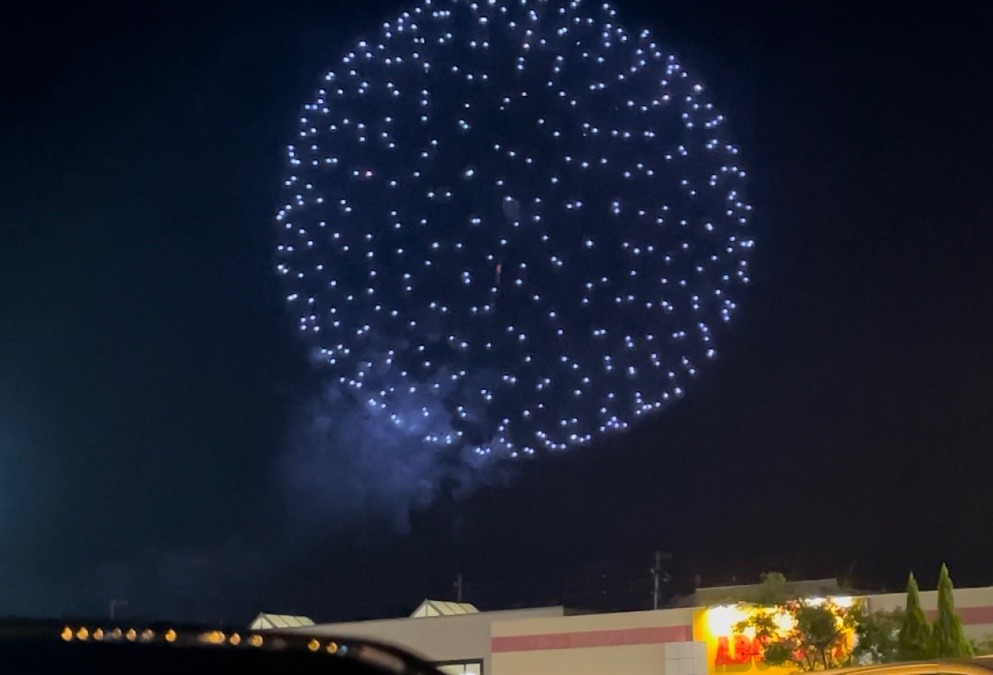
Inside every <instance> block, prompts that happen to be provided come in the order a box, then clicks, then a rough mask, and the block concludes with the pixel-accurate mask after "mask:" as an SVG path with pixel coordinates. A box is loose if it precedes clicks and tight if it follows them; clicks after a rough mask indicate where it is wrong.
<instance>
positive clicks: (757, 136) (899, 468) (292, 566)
mask: <svg viewBox="0 0 993 675" xmlns="http://www.w3.org/2000/svg"><path fill="white" fill-rule="evenodd" d="M861 4H863V3H858V4H851V5H849V4H848V3H839V2H820V1H818V2H813V1H812V2H804V3H798V2H787V1H785V0H784V1H781V2H772V1H769V0H755V1H752V2H747V3H745V2H734V1H730V0H729V1H720V2H716V1H715V2H707V3H703V2H690V1H679V2H660V3H654V2H653V3H648V2H644V3H639V2H637V1H635V0H618V1H617V2H616V3H615V5H616V7H617V8H618V10H619V12H620V14H621V17H622V19H623V21H624V23H625V24H626V25H628V26H631V27H647V28H649V29H650V30H651V31H652V32H653V33H654V34H655V36H656V37H657V38H658V39H659V40H660V41H661V42H662V43H663V44H665V45H668V46H670V47H671V48H672V49H674V51H675V52H676V53H677V54H678V55H679V57H680V59H681V62H682V63H683V65H684V66H685V67H686V68H687V69H688V70H689V71H690V72H691V73H693V74H694V75H695V76H698V77H699V78H700V79H702V80H703V81H705V82H706V83H707V85H708V88H709V90H710V92H711V93H712V95H713V97H714V99H715V101H716V102H717V103H718V104H719V106H720V108H721V109H722V110H723V111H724V112H725V113H726V114H727V116H728V118H729V124H730V128H731V130H732V132H733V135H734V137H735V139H736V140H737V141H738V142H739V144H740V145H741V146H742V148H743V151H744V156H745V162H746V164H747V166H748V168H749V170H750V177H751V178H750V183H749V196H750V199H751V202H752V203H753V204H754V206H755V217H754V219H753V225H752V227H753V229H752V232H753V234H754V237H755V239H756V241H757V247H756V254H755V256H754V258H753V262H752V270H753V274H752V278H753V283H752V285H751V286H750V288H749V289H748V291H747V292H746V293H745V295H744V296H743V297H742V298H741V302H740V306H741V311H740V312H739V314H738V316H737V319H736V321H735V322H734V325H733V330H731V331H730V332H729V333H728V334H727V335H726V336H725V337H724V340H723V345H722V346H723V349H722V353H721V356H720V358H719V359H718V360H717V361H716V363H715V364H713V365H712V367H710V368H708V369H707V371H706V373H705V374H704V375H703V376H702V377H701V378H700V379H699V380H698V381H697V382H695V384H694V386H693V387H692V389H691V390H690V391H689V393H688V395H687V396H686V398H685V399H684V400H683V401H681V402H680V403H679V404H678V405H677V406H675V407H673V408H672V409H670V410H668V411H666V412H665V413H663V414H661V415H659V416H658V417H655V418H653V419H652V420H650V421H647V422H645V423H642V424H640V425H639V426H638V427H637V428H636V429H634V430H633V431H631V432H630V433H627V434H624V435H619V436H614V437H611V438H610V439H608V440H606V441H602V442H599V443H596V444H594V445H593V446H592V447H590V448H586V449H583V450H581V451H575V452H571V453H568V454H565V455H563V456H559V457H556V458H554V459H548V458H546V459H536V460H529V461H524V462H521V463H518V464H515V465H513V466H512V467H511V468H510V470H508V471H506V472H505V473H504V474H503V475H502V476H501V478H500V479H499V480H490V481H488V483H487V484H486V485H483V486H480V487H479V488H478V489H477V490H476V491H475V492H474V493H473V494H472V495H471V496H468V497H460V498H452V497H446V496H441V497H439V498H438V499H436V500H435V501H434V502H433V503H432V504H430V505H428V506H425V507H422V508H418V509H415V511H414V512H413V513H412V514H411V517H410V521H409V523H408V524H407V527H406V528H401V530H399V531H398V530H397V528H396V527H395V525H394V523H393V522H391V521H390V519H389V518H384V517H382V514H381V513H380V512H379V511H377V510H376V509H370V510H368V512H360V513H356V512H355V511H354V510H353V511H350V512H348V513H347V514H346V513H341V514H336V513H333V512H328V511H327V510H325V511H324V512H319V513H315V511H314V509H312V508H310V505H308V504H307V503H306V502H305V501H301V500H300V499H297V498H296V496H295V495H293V494H288V492H287V490H286V487H285V484H284V483H282V482H281V481H280V480H279V469H278V467H279V466H280V463H281V461H282V459H283V455H284V452H285V445H286V437H287V433H288V429H289V427H290V425H291V422H292V418H293V415H294V411H295V410H298V409H299V406H300V405H301V403H302V402H304V401H306V400H307V398H308V396H312V394H313V391H314V388H315V386H316V385H315V382H316V381H317V380H318V376H317V375H316V374H315V371H314V368H313V367H312V365H311V364H310V363H309V362H308V358H307V355H306V353H305V350H304V348H303V346H302V345H301V343H300V342H299V341H298V340H297V339H296V337H295V335H294V330H293V325H292V317H291V316H290V314H289V312H288V311H287V310H286V307H285V304H284V302H283V300H282V293H281V289H280V287H279V283H278V280H277V278H276V275H275V274H274V241H275V227H274V222H273V214H274V210H275V208H276V204H277V201H278V198H279V182H280V180H281V178H282V176H283V173H284V154H283V150H284V146H285V144H286V142H287V141H288V140H289V139H290V137H291V135H292V133H293V132H294V130H295V128H296V118H297V112H298V109H299V106H300V105H301V104H302V103H304V102H305V101H306V100H308V98H309V97H310V96H311V95H312V92H313V90H314V88H315V87H316V85H317V82H318V78H319V76H320V75H321V74H322V73H323V72H325V71H326V70H327V68H329V67H330V66H331V65H332V64H333V63H335V62H337V61H338V60H339V59H340V58H341V55H342V54H343V53H344V52H345V51H346V50H347V49H348V48H349V47H350V46H351V44H352V43H353V42H354V40H355V39H356V38H358V37H359V36H361V35H363V34H365V35H370V34H372V33H373V32H374V31H375V30H376V29H377V27H378V26H379V24H380V23H381V22H382V21H383V20H387V19H391V18H393V17H394V16H395V15H396V14H397V13H398V12H399V11H401V10H403V9H405V8H406V7H407V6H408V5H407V3H404V2H393V1H390V2H378V3H376V2H369V3H356V2H347V3H346V2H335V1H332V0H328V1H326V2H307V1H304V0H287V1H281V2H275V1H272V2H270V1H265V2H252V3H245V2H240V1H235V0H218V1H217V2H211V3H195V2H179V1H177V2H158V3H128V4H121V6H119V7H114V6H113V5H112V4H110V3H102V4H99V5H90V6H78V7H73V8H70V9H60V10H58V11H56V10H55V9H54V8H53V7H51V6H43V5H37V4H33V5H30V6H29V5H28V3H20V6H18V7H16V8H14V9H13V11H12V12H11V11H10V9H8V12H7V13H6V16H5V20H4V22H3V27H2V28H0V31H2V33H0V55H2V62H3V64H4V66H3V68H2V69H0V205H2V209H0V275H2V276H0V538H2V540H3V542H4V545H3V547H2V549H0V614H7V615H31V616H47V615H93V616H103V615H105V614H106V612H107V608H108V603H109V601H110V600H111V599H121V600H127V601H128V605H127V606H126V609H125V610H124V611H126V612H129V613H132V614H135V615H140V616H145V617H155V618H157V617H163V618H182V619H189V620H198V621H199V620H205V621H232V622H245V621H247V620H249V619H250V618H251V617H252V616H253V613H254V612H257V611H260V610H267V611H274V612H281V613H304V614H308V615H310V616H313V617H314V618H316V619H319V620H339V619H356V618H367V617H378V616H397V615H402V614H405V613H408V612H409V611H411V610H412V609H413V608H414V607H415V606H416V605H417V604H418V603H419V602H420V600H421V599H423V598H424V597H446V598H451V597H452V594H453V590H452V582H453V580H454V579H455V577H456V574H458V573H459V572H461V573H462V574H463V576H464V579H465V591H466V599H467V600H470V601H474V602H477V603H478V604H479V605H480V607H482V608H497V607H503V606H510V605H524V604H540V603H556V602H560V601H562V600H563V598H564V599H566V600H567V601H571V602H573V603H574V604H579V605H587V606H617V607H621V606H623V607H632V606H636V605H637V604H638V603H642V604H645V603H647V602H648V601H649V598H650V596H649V595H648V588H649V584H648V582H649V576H648V568H649V567H650V565H651V562H652V556H653V552H654V551H655V550H663V551H666V552H668V553H671V555H672V562H671V572H672V575H673V582H672V584H671V585H670V587H669V589H668V592H669V593H674V592H677V591H679V590H684V589H685V588H687V587H688V585H689V584H691V583H692V581H693V579H694V577H697V576H698V577H699V581H701V582H702V583H703V584H722V583H728V582H730V581H731V580H733V579H737V580H739V581H742V580H751V579H753V578H755V577H756V575H757V574H758V573H760V572H762V571H764V570H769V569H777V570H782V571H784V572H785V573H787V575H788V576H792V577H795V578H799V577H821V576H841V577H843V578H844V579H846V580H848V581H850V582H851V583H852V584H854V585H855V586H856V587H860V588H883V587H889V588H894V587H899V586H900V585H901V584H902V581H903V579H904V578H905V575H906V573H907V572H908V571H909V570H911V569H913V570H914V571H915V572H916V573H917V576H918V578H919V579H921V582H922V586H925V587H927V586H933V585H934V583H935V581H936V578H937V571H938V567H939V565H940V564H941V562H943V561H944V562H947V563H948V564H949V566H950V569H951V572H952V577H953V579H954V580H955V582H956V584H957V585H959V586H966V585H986V584H991V583H993V566H991V564H990V562H989V561H990V559H991V554H993V546H991V544H990V543H989V537H988V534H987V533H988V532H989V531H990V528H991V526H993V493H991V491H990V490H989V488H988V484H989V475H990V470H991V469H993V453H991V450H993V445H991V438H993V413H991V412H990V406H991V404H993V385H991V382H993V340H991V339H990V335H991V333H993V318H991V317H993V313H991V308H993V271H991V270H993V265H991V263H990V251H991V250H993V229H991V227H990V223H991V222H993V221H991V218H993V189H991V185H993V114H991V110H993V107H991V105H993V101H991V92H993V88H991V87H990V81H991V79H990V75H989V64H990V63H993V47H991V46H990V45H991V43H990V41H989V36H990V35H991V34H993V22H991V21H990V19H989V14H988V13H985V12H981V11H980V7H981V5H982V3H981V2H978V1H975V0H974V1H973V2H964V1H957V0H952V1H949V2H943V3H930V4H927V5H923V6H922V5H919V4H918V5H916V6H914V5H899V6H897V5H894V6H893V7H894V9H889V8H888V9H887V10H885V11H884V10H882V9H881V7H882V6H883V5H882V4H880V3H877V5H879V8H875V9H872V10H865V9H857V7H859V6H860V5H861ZM983 16H987V18H986V19H983V18H982V17H983ZM326 480H327V483H328V489H329V491H333V490H334V485H335V482H336V481H337V480H341V477H340V476H334V475H331V476H328V477H327V478H326ZM632 598H635V599H632Z"/></svg>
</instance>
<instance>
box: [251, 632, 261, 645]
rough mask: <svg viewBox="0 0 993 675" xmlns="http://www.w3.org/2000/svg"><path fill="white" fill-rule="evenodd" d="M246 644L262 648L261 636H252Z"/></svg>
mask: <svg viewBox="0 0 993 675" xmlns="http://www.w3.org/2000/svg"><path fill="white" fill-rule="evenodd" d="M248 644H250V645H252V646H253V647H261V646H262V636H261V635H253V636H252V637H250V638H248Z"/></svg>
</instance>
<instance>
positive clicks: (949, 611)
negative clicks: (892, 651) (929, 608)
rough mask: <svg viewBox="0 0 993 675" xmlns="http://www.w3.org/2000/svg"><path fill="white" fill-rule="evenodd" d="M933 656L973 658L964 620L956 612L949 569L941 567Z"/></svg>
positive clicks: (933, 635) (933, 631)
mask: <svg viewBox="0 0 993 675" xmlns="http://www.w3.org/2000/svg"><path fill="white" fill-rule="evenodd" d="M930 644H931V650H930V651H931V656H934V657H935V658H939V659H960V658H966V657H969V656H972V645H971V644H970V643H969V641H968V640H966V639H965V634H964V633H963V632H962V619H961V617H959V613H958V612H957V611H955V589H954V587H953V586H952V580H951V578H950V577H949V576H948V567H946V566H945V565H942V566H941V573H940V575H939V576H938V616H937V618H936V619H935V620H934V625H933V626H932V628H931V642H930Z"/></svg>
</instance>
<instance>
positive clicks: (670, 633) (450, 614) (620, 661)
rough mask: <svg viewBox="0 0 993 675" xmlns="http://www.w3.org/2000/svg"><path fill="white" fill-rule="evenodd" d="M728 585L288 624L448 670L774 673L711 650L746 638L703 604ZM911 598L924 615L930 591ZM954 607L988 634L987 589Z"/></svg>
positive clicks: (962, 595)
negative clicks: (591, 608) (592, 600)
mask: <svg viewBox="0 0 993 675" xmlns="http://www.w3.org/2000/svg"><path fill="white" fill-rule="evenodd" d="M807 583H812V584H821V585H820V586H818V588H825V589H830V588H831V586H823V584H822V583H821V582H807ZM834 588H836V586H834ZM728 590H729V588H724V589H701V592H700V593H698V595H697V596H696V599H697V600H698V601H699V602H700V604H699V605H695V606H686V607H675V608H669V609H659V610H650V611H639V612H618V613H610V614H573V615H570V614H569V613H568V612H567V611H565V608H563V607H560V606H559V607H536V608H532V609H515V610H501V611H494V612H480V611H478V610H477V609H476V608H475V607H473V606H472V605H466V604H464V603H450V602H443V601H434V600H425V601H424V603H422V604H421V606H420V607H418V608H417V610H415V612H414V613H413V615H412V616H410V617H405V618H400V619H386V620H380V621H358V622H352V623H333V624H317V625H314V626H302V627H299V628H290V629H288V630H291V631H300V632H306V633H308V634H312V635H316V636H328V637H331V636H334V637H355V638H365V639H372V640H378V641H382V642H388V643H392V644H395V645H398V646H400V647H404V648H406V649H408V650H410V651H412V652H414V653H416V654H419V655H421V656H423V657H425V658H427V659H428V660H430V661H433V662H434V663H436V664H438V665H439V666H440V667H441V669H442V670H443V671H444V672H446V673H452V674H455V673H472V674H473V675H531V674H537V673H540V674H541V675H615V674H618V673H623V674H624V675H728V674H733V675H777V674H776V673H775V672H774V671H775V669H772V668H769V667H767V666H765V665H761V666H760V665H759V663H758V662H757V660H753V658H752V657H751V656H750V655H748V654H745V655H744V656H743V658H740V659H739V658H735V659H734V663H733V665H727V659H726V658H725V659H723V660H722V659H721V658H720V656H719V652H720V650H724V651H723V652H722V653H723V654H724V655H725V656H726V654H727V650H728V649H731V650H732V652H733V650H734V649H735V648H736V647H737V648H738V649H742V648H743V647H741V645H744V644H745V643H746V642H748V639H747V636H740V635H736V634H735V631H734V625H735V624H736V623H737V622H738V621H740V620H741V619H742V618H743V614H742V612H743V610H742V609H741V608H739V607H737V606H735V605H730V604H728V605H714V604H712V603H711V602H706V601H704V599H705V598H706V599H716V601H717V602H721V600H720V598H723V597H726V596H727V595H728V593H727V591H728ZM920 596H921V605H922V607H923V608H924V610H925V612H926V613H929V614H930V615H932V616H933V614H934V613H935V612H936V610H937V599H938V594H937V591H922V592H921V594H920ZM863 597H864V599H865V600H866V602H867V604H868V607H869V609H870V610H872V611H876V610H892V609H896V608H898V607H903V606H904V603H905V601H906V594H904V593H888V594H876V595H866V596H863ZM848 599H849V600H850V599H851V598H848ZM838 600H839V601H844V598H838ZM955 604H956V608H957V609H958V612H959V614H960V615H961V617H962V623H963V626H964V628H965V633H966V635H967V636H968V637H971V638H976V639H986V638H989V637H991V636H993V587H983V588H959V589H956V591H955ZM744 648H745V649H747V645H746V646H745V647H744ZM738 656H741V655H738ZM722 662H723V663H724V665H720V664H721V663H722Z"/></svg>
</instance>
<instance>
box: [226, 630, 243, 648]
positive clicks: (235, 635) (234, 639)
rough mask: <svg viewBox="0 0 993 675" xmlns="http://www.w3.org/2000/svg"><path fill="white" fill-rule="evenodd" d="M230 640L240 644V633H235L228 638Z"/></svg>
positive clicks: (234, 643)
mask: <svg viewBox="0 0 993 675" xmlns="http://www.w3.org/2000/svg"><path fill="white" fill-rule="evenodd" d="M228 642H230V643H231V644H233V645H239V644H241V636H240V635H238V634H237V633H233V634H232V635H231V637H230V639H229V640H228Z"/></svg>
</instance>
